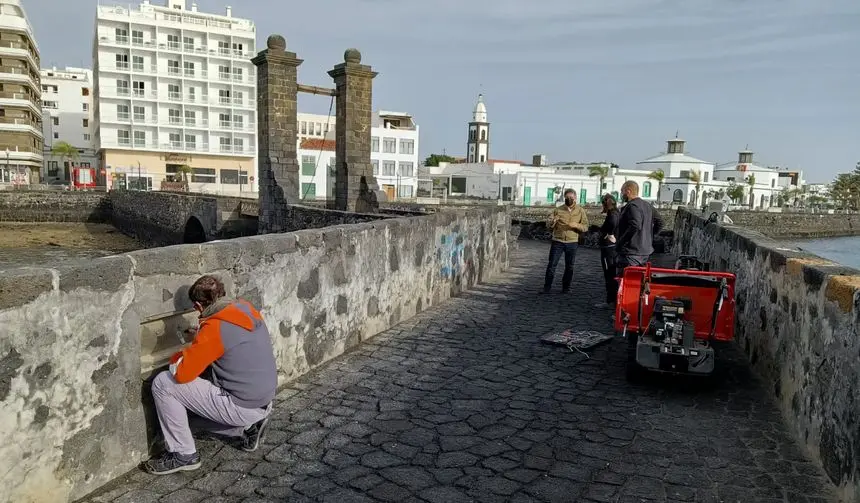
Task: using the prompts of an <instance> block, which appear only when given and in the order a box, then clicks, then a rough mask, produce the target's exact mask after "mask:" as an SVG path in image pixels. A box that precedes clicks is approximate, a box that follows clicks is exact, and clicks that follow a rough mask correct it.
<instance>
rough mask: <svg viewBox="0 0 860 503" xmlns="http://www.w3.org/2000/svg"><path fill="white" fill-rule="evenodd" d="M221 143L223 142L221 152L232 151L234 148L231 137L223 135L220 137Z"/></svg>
mask: <svg viewBox="0 0 860 503" xmlns="http://www.w3.org/2000/svg"><path fill="white" fill-rule="evenodd" d="M220 144H221V152H230V151H232V150H233V145H232V143H231V142H230V138H224V137H222V138H221V139H220Z"/></svg>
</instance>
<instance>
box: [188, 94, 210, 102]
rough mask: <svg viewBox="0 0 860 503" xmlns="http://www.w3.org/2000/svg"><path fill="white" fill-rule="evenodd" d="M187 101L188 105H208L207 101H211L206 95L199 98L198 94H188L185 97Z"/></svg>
mask: <svg viewBox="0 0 860 503" xmlns="http://www.w3.org/2000/svg"><path fill="white" fill-rule="evenodd" d="M185 101H186V102H187V103H206V102H207V101H209V96H207V95H205V94H204V95H202V96H198V95H196V94H187V95H185Z"/></svg>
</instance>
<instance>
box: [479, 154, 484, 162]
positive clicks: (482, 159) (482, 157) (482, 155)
mask: <svg viewBox="0 0 860 503" xmlns="http://www.w3.org/2000/svg"><path fill="white" fill-rule="evenodd" d="M484 161H485V159H484V154H481V160H480V161H478V162H484Z"/></svg>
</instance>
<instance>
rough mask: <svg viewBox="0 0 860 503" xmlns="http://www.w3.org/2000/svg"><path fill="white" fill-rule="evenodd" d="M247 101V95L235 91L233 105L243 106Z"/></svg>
mask: <svg viewBox="0 0 860 503" xmlns="http://www.w3.org/2000/svg"><path fill="white" fill-rule="evenodd" d="M244 101H245V95H244V94H243V93H242V91H233V103H234V104H236V105H241V104H242V102H244Z"/></svg>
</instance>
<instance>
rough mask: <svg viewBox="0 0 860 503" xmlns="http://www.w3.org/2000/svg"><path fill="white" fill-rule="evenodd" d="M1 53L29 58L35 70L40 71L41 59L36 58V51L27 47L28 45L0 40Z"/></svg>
mask: <svg viewBox="0 0 860 503" xmlns="http://www.w3.org/2000/svg"><path fill="white" fill-rule="evenodd" d="M0 53H2V54H11V55H15V56H17V57H21V58H27V60H28V61H29V62H30V64H31V65H32V66H33V69H34V70H38V69H39V59H38V57H37V56H36V51H35V50H34V49H31V48H30V47H29V46H27V44H22V43H21V42H13V41H11V40H0Z"/></svg>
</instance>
